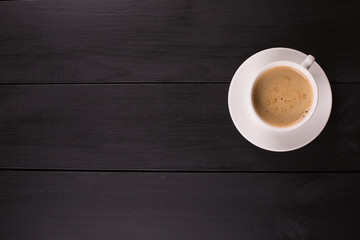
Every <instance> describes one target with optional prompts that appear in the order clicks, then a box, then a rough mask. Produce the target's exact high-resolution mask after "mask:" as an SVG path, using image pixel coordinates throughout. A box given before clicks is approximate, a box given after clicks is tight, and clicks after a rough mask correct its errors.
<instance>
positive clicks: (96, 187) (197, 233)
mask: <svg viewBox="0 0 360 240" xmlns="http://www.w3.org/2000/svg"><path fill="white" fill-rule="evenodd" d="M0 173H1V174H0V224H1V228H0V237H1V239H12V240H18V239H23V240H25V239H68V240H71V239H89V240H91V239H128V240H131V239H159V240H161V239H166V240H168V239H189V240H190V239H196V240H198V239H209V240H211V239H229V240H230V239H247V240H260V239H261V240H263V239H268V240H272V239H274V240H275V239H276V240H278V239H327V240H332V239H334V240H338V239H348V240H352V239H354V240H355V239H359V237H360V228H359V221H358V219H359V218H360V207H359V201H360V188H359V185H356V184H354V183H358V182H359V181H360V175H359V174H285V173H284V174H274V173H271V174H253V173H252V174H247V173H206V174H201V173H86V172H14V171H1V172H0Z"/></svg>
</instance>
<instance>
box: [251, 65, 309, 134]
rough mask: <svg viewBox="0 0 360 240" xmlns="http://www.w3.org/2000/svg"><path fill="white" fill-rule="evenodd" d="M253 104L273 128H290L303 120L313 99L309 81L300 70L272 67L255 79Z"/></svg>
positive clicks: (258, 113) (256, 110) (260, 115)
mask: <svg viewBox="0 0 360 240" xmlns="http://www.w3.org/2000/svg"><path fill="white" fill-rule="evenodd" d="M251 97H252V104H253V107H254V110H255V112H256V113H257V115H258V116H259V117H260V118H261V119H262V120H263V121H264V122H266V123H268V124H269V125H272V126H274V127H289V126H292V125H295V124H297V123H298V122H300V121H301V120H303V119H304V118H305V117H306V115H307V114H308V113H309V111H310V108H311V105H312V102H313V90H312V87H311V84H310V81H309V80H308V79H307V78H306V77H305V76H304V74H302V73H301V72H299V71H298V70H297V69H295V68H292V67H288V66H279V67H273V68H270V69H268V70H266V71H265V72H263V73H262V74H261V75H260V76H259V77H258V78H257V80H256V81H255V83H254V86H253V89H252V93H251Z"/></svg>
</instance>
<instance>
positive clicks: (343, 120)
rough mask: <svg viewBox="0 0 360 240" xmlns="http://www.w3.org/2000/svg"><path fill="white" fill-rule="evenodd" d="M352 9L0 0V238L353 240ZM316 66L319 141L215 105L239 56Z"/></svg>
mask: <svg viewBox="0 0 360 240" xmlns="http://www.w3.org/2000/svg"><path fill="white" fill-rule="evenodd" d="M359 11H360V2H357V1H342V2H340V1H286V0H273V1H266V0H255V1H250V0H247V1H210V0H207V1H205V0H197V1H196V0H194V1H192V0H189V1H169V0H156V1H155V0H150V1H139V0H135V1H115V0H104V1H99V0H83V1H67V0H54V1H50V0H48V1H46V0H44V1H0V112H1V114H0V239H1V240H2V239H15V240H16V239H359V237H360V230H359V229H360V226H359V222H360V219H359V218H360V207H359V204H358V203H359V200H360V194H359V193H360V185H359V181H360V179H359V178H360V175H359V174H358V173H357V172H358V171H360V70H359V66H360V55H359V54H358V53H359V52H360V44H359V43H360V31H359V30H358V29H360V17H359ZM270 47H290V48H294V49H297V50H300V51H302V52H304V53H310V54H312V55H314V56H315V57H316V61H317V62H318V63H319V64H320V65H321V67H322V68H323V69H324V70H325V72H326V74H327V76H328V78H329V80H330V83H331V87H332V91H333V109H332V113H331V116H330V120H329V122H328V125H327V126H326V128H325V129H324V131H323V132H322V133H321V134H320V136H319V137H318V138H317V139H315V140H314V141H313V142H312V143H310V144H309V145H307V146H305V147H304V148H302V149H299V150H296V151H293V152H288V153H273V152H268V151H264V150H262V149H259V148H257V147H255V146H253V145H251V144H250V143H249V142H247V141H246V140H245V139H244V138H243V137H242V136H241V135H240V134H239V133H238V132H237V130H236V129H235V127H234V126H233V124H232V121H231V118H230V116H229V113H228V109H227V91H228V87H229V83H230V81H231V78H232V76H233V74H234V73H235V71H236V69H237V68H238V67H239V65H240V64H241V63H242V62H243V61H244V60H245V59H247V58H248V57H249V56H250V55H252V54H254V53H256V52H258V51H260V50H263V49H266V48H270Z"/></svg>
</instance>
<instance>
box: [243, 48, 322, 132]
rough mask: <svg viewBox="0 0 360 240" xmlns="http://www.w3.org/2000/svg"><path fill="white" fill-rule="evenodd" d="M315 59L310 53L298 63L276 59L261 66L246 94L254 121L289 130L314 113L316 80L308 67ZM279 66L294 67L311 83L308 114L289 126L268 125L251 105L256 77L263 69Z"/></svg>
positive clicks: (267, 125)
mask: <svg viewBox="0 0 360 240" xmlns="http://www.w3.org/2000/svg"><path fill="white" fill-rule="evenodd" d="M314 61H315V58H314V57H313V56H311V55H308V56H307V57H306V58H305V59H304V61H303V62H302V63H301V64H298V63H295V62H291V61H277V62H272V63H270V64H268V65H266V66H265V67H263V68H262V69H261V70H260V71H259V72H258V73H257V75H256V77H255V78H254V79H253V80H252V83H251V91H250V92H249V96H248V99H249V104H250V109H251V112H252V114H253V116H254V118H255V119H256V121H258V123H259V124H260V125H262V126H263V127H265V128H268V129H272V130H274V131H290V130H293V129H295V128H298V127H300V126H301V125H303V124H304V123H306V122H307V121H308V120H309V119H310V118H311V116H312V114H313V113H314V111H315V109H316V106H317V102H318V95H319V93H318V87H317V85H316V82H315V79H314V77H313V76H312V75H311V73H310V72H309V70H308V69H309V68H310V67H311V65H312V64H313V63H314ZM279 66H287V67H291V68H294V69H296V70H297V71H299V72H301V73H302V74H304V75H305V77H306V78H307V79H308V80H309V82H310V84H311V88H312V91H313V102H312V105H311V108H310V110H309V112H308V114H307V115H306V116H305V118H304V119H303V120H301V121H299V122H298V123H296V124H294V125H291V126H289V127H275V126H271V125H269V124H268V123H266V122H264V121H263V120H262V119H261V118H260V117H259V116H258V115H257V113H256V111H255V109H254V106H253V102H252V99H251V92H252V90H253V87H254V83H255V82H256V80H257V79H258V77H259V76H260V75H261V74H262V73H264V72H265V71H267V70H269V69H270V68H273V67H279Z"/></svg>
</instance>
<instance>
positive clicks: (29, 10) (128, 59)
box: [0, 0, 360, 83]
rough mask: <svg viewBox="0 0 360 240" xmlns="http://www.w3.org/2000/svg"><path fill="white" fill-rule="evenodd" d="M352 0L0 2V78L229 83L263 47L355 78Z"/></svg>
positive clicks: (355, 4)
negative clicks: (300, 55)
mask: <svg viewBox="0 0 360 240" xmlns="http://www.w3.org/2000/svg"><path fill="white" fill-rule="evenodd" d="M359 8H360V2H359V1H347V3H346V4H344V3H343V2H341V1H337V2H331V3H329V1H324V0H323V1H311V0H305V1H297V2H294V1H286V0H274V1H263V0H245V1H238V0H228V1H211V2H209V1H207V0H196V1H192V0H187V1H176V2H174V1H168V0H149V1H140V0H136V1H117V0H104V1H98V0H97V1H96V0H82V1H68V0H51V1H50V0H47V1H46V0H44V1H0V23H1V24H0V58H1V61H0V82H1V83H44V82H47V83H79V82H81V83H94V82H98V83H111V82H174V81H175V82H214V81H215V82H229V81H230V80H231V78H232V76H233V74H234V72H235V70H236V69H237V68H238V66H239V65H240V64H241V63H242V62H243V61H244V60H245V59H246V58H247V57H249V56H250V55H252V54H254V53H255V52H258V51H260V50H263V49H266V48H270V47H278V46H283V47H290V48H295V49H298V50H300V51H303V52H305V53H311V54H313V55H314V56H315V57H316V58H317V61H318V62H319V63H320V65H321V66H322V67H323V68H324V69H325V71H326V72H327V74H328V77H329V79H330V81H332V82H347V83H359V82H360V75H359V72H358V71H357V69H358V66H359V65H360V56H359V54H354V53H357V52H359V51H360V45H359V42H360V31H357V30H356V29H360V21H359V14H358V12H359Z"/></svg>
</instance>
